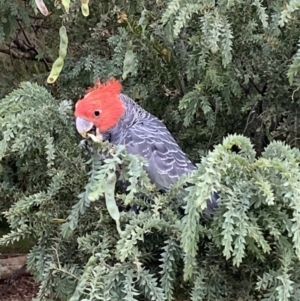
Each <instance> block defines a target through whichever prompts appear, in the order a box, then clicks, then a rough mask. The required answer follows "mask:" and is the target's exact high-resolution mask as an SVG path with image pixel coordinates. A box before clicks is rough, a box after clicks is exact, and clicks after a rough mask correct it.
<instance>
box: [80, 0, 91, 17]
mask: <svg viewBox="0 0 300 301" xmlns="http://www.w3.org/2000/svg"><path fill="white" fill-rule="evenodd" d="M80 1H81V12H82V14H83V16H84V17H87V16H88V15H89V14H90V9H89V0H80Z"/></svg>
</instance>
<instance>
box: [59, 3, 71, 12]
mask: <svg viewBox="0 0 300 301" xmlns="http://www.w3.org/2000/svg"><path fill="white" fill-rule="evenodd" d="M61 4H62V5H63V7H64V8H65V10H66V13H67V14H68V13H69V10H70V0H61Z"/></svg>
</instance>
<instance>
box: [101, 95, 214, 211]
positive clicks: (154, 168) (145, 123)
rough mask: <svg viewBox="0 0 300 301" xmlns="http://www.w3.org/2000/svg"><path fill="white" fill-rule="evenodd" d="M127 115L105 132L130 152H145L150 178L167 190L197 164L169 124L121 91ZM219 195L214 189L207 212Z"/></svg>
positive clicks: (212, 207)
mask: <svg viewBox="0 0 300 301" xmlns="http://www.w3.org/2000/svg"><path fill="white" fill-rule="evenodd" d="M119 97H120V99H121V100H122V102H123V104H124V106H125V107H126V109H125V113H124V115H123V116H122V117H121V119H120V120H119V122H118V123H117V124H116V125H115V127H113V128H112V129H110V130H109V131H108V132H107V133H105V136H107V137H108V139H109V140H110V142H111V143H113V144H115V145H120V144H122V145H125V147H126V150H127V151H128V153H131V154H137V155H141V156H143V157H144V158H145V159H146V160H147V162H148V166H146V167H145V169H146V171H147V173H148V175H149V178H150V180H151V181H152V182H153V183H155V184H156V186H157V187H158V188H159V189H161V190H163V191H166V190H167V189H168V188H169V187H170V186H171V185H172V184H174V183H175V182H176V181H177V180H178V178H179V177H180V176H181V175H182V174H184V173H190V172H192V171H193V170H195V169H196V168H197V167H196V166H195V165H194V164H193V163H192V162H191V161H190V159H189V158H188V157H187V155H186V154H185V153H184V152H183V151H182V149H181V148H180V146H179V145H178V144H177V142H176V141H175V139H174V138H173V136H172V135H171V133H170V132H169V130H168V129H167V127H166V126H165V125H164V124H163V123H162V122H161V121H160V120H159V119H158V118H157V117H155V116H153V115H152V114H150V113H149V112H147V111H146V110H144V109H143V108H142V107H140V106H139V105H138V104H137V103H136V102H134V101H133V100H132V99H131V98H129V97H128V96H126V95H124V94H120V96H119ZM218 197H219V196H218V195H217V194H216V193H214V194H213V195H212V198H211V200H210V201H209V202H208V209H207V211H206V215H210V214H211V213H212V212H213V210H214V209H215V208H216V207H217V206H218V204H217V199H218Z"/></svg>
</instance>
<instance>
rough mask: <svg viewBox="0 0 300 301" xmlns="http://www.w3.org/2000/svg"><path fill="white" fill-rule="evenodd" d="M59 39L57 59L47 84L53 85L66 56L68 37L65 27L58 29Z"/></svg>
mask: <svg viewBox="0 0 300 301" xmlns="http://www.w3.org/2000/svg"><path fill="white" fill-rule="evenodd" d="M59 37H60V44H59V57H58V58H57V59H56V61H55V62H54V63H53V65H52V68H51V72H50V74H49V76H48V78H47V83H48V84H53V83H54V82H55V81H56V80H57V78H58V76H59V74H60V72H61V70H62V68H63V65H64V58H65V57H66V55H67V49H68V35H67V30H66V27H65V26H61V28H60V29H59Z"/></svg>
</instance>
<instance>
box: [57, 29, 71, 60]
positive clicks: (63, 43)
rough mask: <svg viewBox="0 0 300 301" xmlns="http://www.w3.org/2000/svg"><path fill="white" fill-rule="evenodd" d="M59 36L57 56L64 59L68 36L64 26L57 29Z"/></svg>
mask: <svg viewBox="0 0 300 301" xmlns="http://www.w3.org/2000/svg"><path fill="white" fill-rule="evenodd" d="M59 36H60V44H59V56H60V57H62V58H65V57H66V55H67V49H68V43H69V40H68V35H67V30H66V27H65V26H62V27H61V28H60V29H59Z"/></svg>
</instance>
